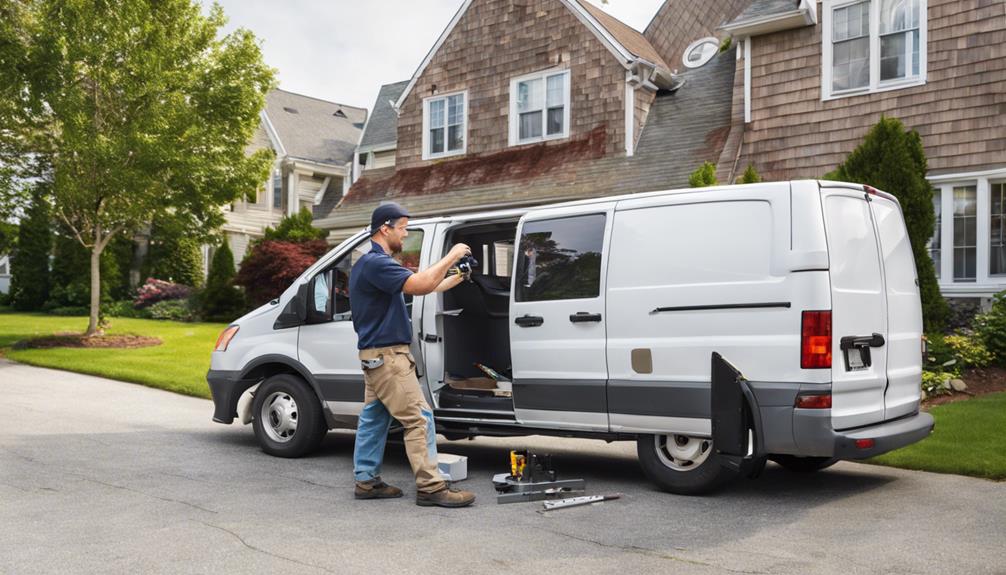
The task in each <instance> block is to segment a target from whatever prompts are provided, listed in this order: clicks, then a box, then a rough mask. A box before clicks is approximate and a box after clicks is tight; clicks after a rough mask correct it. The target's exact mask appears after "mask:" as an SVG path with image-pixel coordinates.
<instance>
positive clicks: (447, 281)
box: [433, 274, 465, 293]
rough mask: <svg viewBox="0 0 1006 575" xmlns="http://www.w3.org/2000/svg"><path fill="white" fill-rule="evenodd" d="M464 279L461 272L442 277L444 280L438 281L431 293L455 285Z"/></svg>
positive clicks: (442, 290)
mask: <svg viewBox="0 0 1006 575" xmlns="http://www.w3.org/2000/svg"><path fill="white" fill-rule="evenodd" d="M464 279H465V278H464V277H463V276H462V275H461V274H455V275H452V276H451V277H448V278H444V281H442V282H440V285H438V286H437V289H435V290H433V293H440V292H445V291H447V290H449V289H451V288H453V287H456V286H457V285H458V284H460V283H461V282H462V281H464Z"/></svg>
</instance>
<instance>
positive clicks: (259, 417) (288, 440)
mask: <svg viewBox="0 0 1006 575" xmlns="http://www.w3.org/2000/svg"><path fill="white" fill-rule="evenodd" d="M267 402H268V405H267ZM252 428H253V429H254V430H255V438H256V439H257V440H258V443H259V446H260V447H261V448H262V451H264V452H266V453H268V454H269V455H273V456H276V457H301V456H304V455H307V454H308V453H310V452H312V451H314V450H315V449H317V448H318V446H319V445H321V440H322V439H324V437H325V433H327V432H328V426H327V425H326V424H325V416H324V415H323V414H322V412H321V402H320V401H318V396H317V395H315V393H314V391H313V390H312V389H311V388H310V387H308V385H307V383H305V382H304V380H302V379H301V378H299V377H297V376H295V375H290V374H286V373H281V374H278V375H274V376H272V377H270V378H268V379H266V380H265V381H263V382H262V384H261V385H260V386H259V387H258V389H257V390H256V391H255V400H254V401H253V402H252Z"/></svg>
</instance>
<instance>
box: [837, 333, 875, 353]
mask: <svg viewBox="0 0 1006 575" xmlns="http://www.w3.org/2000/svg"><path fill="white" fill-rule="evenodd" d="M885 343H887V342H885V341H884V336H883V335H881V334H879V333H875V334H873V335H847V336H845V337H843V338H842V339H841V340H840V343H839V348H840V349H842V350H846V349H852V348H854V347H867V346H869V347H883V345H884V344H885Z"/></svg>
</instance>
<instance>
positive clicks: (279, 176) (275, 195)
mask: <svg viewBox="0 0 1006 575" xmlns="http://www.w3.org/2000/svg"><path fill="white" fill-rule="evenodd" d="M272 207H274V208H282V207H283V173H282V172H280V171H279V170H275V171H274V172H273V174H272Z"/></svg>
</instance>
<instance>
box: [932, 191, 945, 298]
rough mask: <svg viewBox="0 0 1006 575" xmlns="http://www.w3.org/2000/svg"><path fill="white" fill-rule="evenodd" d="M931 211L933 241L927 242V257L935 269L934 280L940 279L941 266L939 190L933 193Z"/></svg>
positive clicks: (941, 200)
mask: <svg viewBox="0 0 1006 575" xmlns="http://www.w3.org/2000/svg"><path fill="white" fill-rule="evenodd" d="M933 211H934V212H936V226H935V227H934V228H933V229H934V233H933V239H931V240H930V241H929V257H930V258H932V260H933V267H934V268H935V269H936V279H939V278H940V266H941V265H943V264H942V262H943V259H942V253H943V250H942V249H940V248H941V246H942V243H943V242H942V241H941V240H942V234H941V231H942V230H943V194H942V193H941V192H940V190H935V191H934V192H933Z"/></svg>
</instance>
